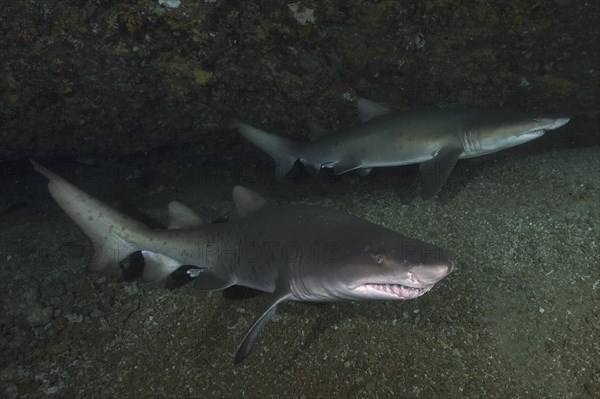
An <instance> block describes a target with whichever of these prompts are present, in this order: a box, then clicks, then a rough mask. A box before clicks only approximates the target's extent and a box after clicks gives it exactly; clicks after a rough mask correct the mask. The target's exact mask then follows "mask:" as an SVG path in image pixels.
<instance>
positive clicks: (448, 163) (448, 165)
mask: <svg viewBox="0 0 600 399" xmlns="http://www.w3.org/2000/svg"><path fill="white" fill-rule="evenodd" d="M462 151H463V149H462V148H458V147H457V148H454V147H446V148H442V149H441V150H440V151H439V152H438V153H437V154H436V155H435V156H434V157H433V158H431V159H430V160H429V161H426V162H423V163H421V165H420V167H419V169H420V172H421V198H423V199H424V200H428V199H430V198H432V197H433V196H434V195H436V194H437V193H438V191H440V189H441V188H442V186H443V185H444V183H445V182H446V180H447V179H448V176H449V175H450V172H452V169H454V165H456V161H457V160H458V157H459V156H460V154H461V153H462Z"/></svg>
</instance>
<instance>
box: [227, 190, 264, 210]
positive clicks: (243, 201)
mask: <svg viewBox="0 0 600 399" xmlns="http://www.w3.org/2000/svg"><path fill="white" fill-rule="evenodd" d="M233 202H234V203H235V209H236V210H237V213H238V215H239V216H240V217H242V218H243V217H246V216H248V215H249V214H251V213H252V212H255V211H257V210H259V209H260V208H262V207H263V206H265V205H266V204H267V201H266V200H265V199H264V198H263V197H261V196H260V195H258V194H257V193H255V192H254V191H252V190H250V189H249V188H246V187H242V186H235V187H234V188H233Z"/></svg>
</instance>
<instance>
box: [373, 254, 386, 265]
mask: <svg viewBox="0 0 600 399" xmlns="http://www.w3.org/2000/svg"><path fill="white" fill-rule="evenodd" d="M373 260H374V261H375V263H377V264H378V265H383V262H384V261H385V257H384V256H383V255H373Z"/></svg>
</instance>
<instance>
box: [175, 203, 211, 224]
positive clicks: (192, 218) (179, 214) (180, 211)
mask: <svg viewBox="0 0 600 399" xmlns="http://www.w3.org/2000/svg"><path fill="white" fill-rule="evenodd" d="M203 224H204V221H203V220H202V218H201V217H200V216H198V214H196V212H194V211H192V210H191V209H190V208H188V207H187V206H185V205H183V204H182V203H181V202H178V201H171V202H170V203H169V229H191V228H194V227H198V226H202V225H203Z"/></svg>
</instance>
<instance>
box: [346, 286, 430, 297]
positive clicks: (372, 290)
mask: <svg viewBox="0 0 600 399" xmlns="http://www.w3.org/2000/svg"><path fill="white" fill-rule="evenodd" d="M432 287H433V286H429V287H423V288H415V287H408V286H406V285H402V284H363V285H360V286H358V287H356V288H355V290H356V291H359V292H363V293H366V294H370V295H374V296H378V297H382V298H389V299H413V298H417V297H420V296H421V295H423V294H425V293H426V292H427V291H429V290H430V289H431V288H432Z"/></svg>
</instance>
